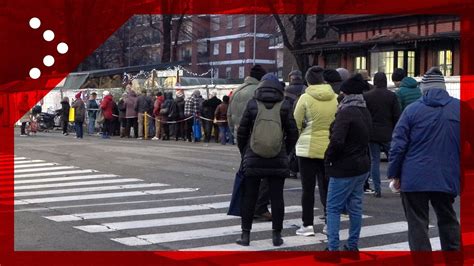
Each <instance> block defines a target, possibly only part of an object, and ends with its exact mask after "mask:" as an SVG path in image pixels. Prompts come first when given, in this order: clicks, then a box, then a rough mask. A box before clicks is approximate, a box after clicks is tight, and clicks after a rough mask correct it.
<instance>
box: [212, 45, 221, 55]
mask: <svg viewBox="0 0 474 266" xmlns="http://www.w3.org/2000/svg"><path fill="white" fill-rule="evenodd" d="M212 54H213V55H218V54H219V44H218V43H215V44H214V49H213V51H212Z"/></svg>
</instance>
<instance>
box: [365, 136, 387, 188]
mask: <svg viewBox="0 0 474 266" xmlns="http://www.w3.org/2000/svg"><path fill="white" fill-rule="evenodd" d="M369 149H370V159H371V163H370V177H372V182H374V190H375V192H376V193H377V192H381V188H380V152H381V151H382V152H384V153H385V155H386V156H387V158H388V151H389V150H390V142H382V143H379V142H370V143H369Z"/></svg>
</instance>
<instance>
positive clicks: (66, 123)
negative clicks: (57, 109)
mask: <svg viewBox="0 0 474 266" xmlns="http://www.w3.org/2000/svg"><path fill="white" fill-rule="evenodd" d="M61 123H62V126H63V134H64V133H68V132H67V131H68V130H67V129H68V127H69V121H67V120H63V121H62V122H61Z"/></svg>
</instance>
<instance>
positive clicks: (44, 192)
mask: <svg viewBox="0 0 474 266" xmlns="http://www.w3.org/2000/svg"><path fill="white" fill-rule="evenodd" d="M166 186H169V185H168V184H162V183H147V184H131V185H117V186H103V187H85V188H71V189H54V190H42V191H28V192H18V193H17V192H15V197H25V196H38V195H53V194H67V193H82V192H92V191H107V190H122V189H133V188H150V187H166Z"/></svg>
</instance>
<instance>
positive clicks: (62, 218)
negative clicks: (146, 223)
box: [44, 201, 229, 222]
mask: <svg viewBox="0 0 474 266" xmlns="http://www.w3.org/2000/svg"><path fill="white" fill-rule="evenodd" d="M227 207H229V202H228V201H224V202H216V203H209V204H196V205H182V206H170V207H158V208H147V209H132V210H120V211H107V212H89V213H75V214H68V215H54V216H45V217H44V218H46V219H49V220H53V221H55V222H69V221H80V220H89V219H101V218H115V217H129V216H139V215H150V214H162V213H175V212H185V211H196V210H209V209H223V208H227Z"/></svg>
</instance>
